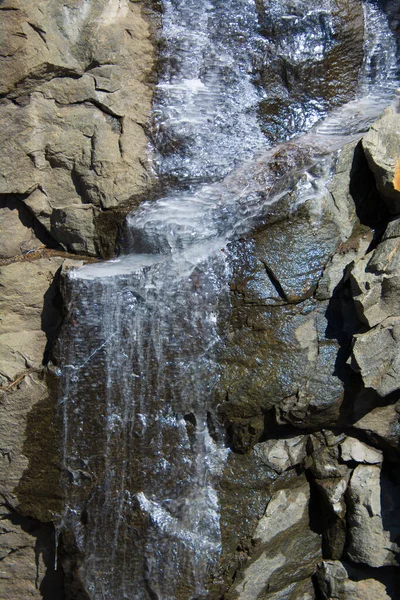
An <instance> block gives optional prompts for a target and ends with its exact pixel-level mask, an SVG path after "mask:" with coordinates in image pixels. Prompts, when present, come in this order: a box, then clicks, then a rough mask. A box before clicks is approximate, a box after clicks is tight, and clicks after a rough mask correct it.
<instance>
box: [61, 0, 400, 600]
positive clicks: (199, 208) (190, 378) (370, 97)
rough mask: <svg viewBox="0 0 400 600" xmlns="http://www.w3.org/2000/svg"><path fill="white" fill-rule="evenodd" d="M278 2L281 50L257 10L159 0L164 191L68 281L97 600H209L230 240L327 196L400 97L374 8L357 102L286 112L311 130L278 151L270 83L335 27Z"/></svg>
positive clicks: (71, 445)
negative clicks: (277, 62)
mask: <svg viewBox="0 0 400 600" xmlns="http://www.w3.org/2000/svg"><path fill="white" fill-rule="evenodd" d="M266 4H267V3H266ZM287 4H288V3H287ZM355 4H357V3H355ZM282 6H284V7H285V6H286V5H285V3H284V4H283V5H282V3H280V4H278V3H275V2H272V3H271V6H270V7H268V10H270V11H271V14H273V11H275V12H276V14H277V15H278V16H279V18H280V19H281V22H284V23H286V25H285V26H287V27H288V31H289V32H290V35H286V34H285V40H284V42H283V41H281V42H279V40H278V41H277V39H276V37H275V38H273V37H268V36H266V34H265V32H264V33H263V31H262V27H261V24H262V20H263V18H264V17H265V14H264V13H263V11H264V12H266V11H267V9H266V8H265V7H264V5H263V3H262V2H255V1H254V0H229V2H227V1H226V0H225V1H222V0H164V1H163V11H164V12H163V19H162V22H163V30H162V33H161V36H162V73H161V75H160V81H159V84H158V86H157V89H156V94H155V101H154V109H153V120H154V128H153V143H154V146H153V156H154V166H155V167H154V168H155V170H156V172H157V176H158V177H159V178H160V179H162V180H164V181H165V182H166V184H165V185H167V186H169V187H170V189H171V192H170V193H168V194H167V195H166V196H165V197H163V198H161V199H159V200H157V201H155V202H151V203H150V202H149V203H144V204H142V205H141V206H140V207H139V209H138V210H137V211H135V212H134V213H132V214H131V215H129V217H128V222H127V224H128V229H129V232H130V235H129V243H128V246H127V248H126V249H125V255H124V256H122V257H120V258H118V259H115V260H113V261H109V262H107V263H103V264H96V265H87V266H85V267H83V268H81V269H78V270H73V271H72V272H70V274H69V276H68V278H67V280H66V282H65V298H66V302H67V308H68V318H67V320H66V324H65V326H64V333H63V335H62V338H61V342H60V347H61V352H60V354H61V356H62V358H63V364H61V365H60V381H61V388H62V397H61V398H60V410H61V412H62V416H63V426H64V431H63V435H64V438H63V444H62V448H63V467H64V471H65V474H66V479H65V498H66V507H65V513H64V516H63V523H62V528H63V529H64V531H66V532H69V534H70V535H72V537H73V538H74V540H75V543H76V547H77V550H78V552H79V553H81V556H82V561H81V563H82V564H81V567H80V577H81V579H82V581H83V584H84V586H85V588H86V589H87V591H88V593H89V595H90V598H93V599H96V600H97V599H107V600H123V599H126V600H128V599H129V600H133V599H135V600H136V599H137V600H145V599H146V600H147V599H150V600H154V599H156V598H158V599H159V600H174V599H176V598H182V599H187V600H188V599H195V598H197V599H200V598H207V597H208V595H207V584H208V581H209V578H210V577H212V574H213V573H214V572H215V571H216V569H217V565H218V559H219V555H220V553H221V536H220V527H219V518H220V514H219V511H220V509H219V499H218V479H219V477H220V475H221V472H222V469H223V467H224V464H225V461H226V457H227V454H228V452H229V450H228V449H227V448H226V447H225V440H224V435H223V431H222V430H220V428H219V426H218V419H217V417H216V410H217V407H216V406H215V401H214V400H213V393H212V392H213V388H214V386H215V385H216V383H217V381H218V376H219V370H218V353H219V350H220V344H221V337H220V328H221V323H223V322H224V318H226V315H227V314H228V312H229V294H228V289H229V276H230V270H229V260H228V259H227V255H228V251H227V244H228V242H229V241H230V240H233V239H236V238H237V237H239V236H241V235H245V234H246V232H248V231H250V230H251V228H252V227H253V226H254V225H255V224H257V223H259V222H262V220H263V218H264V216H263V215H264V214H265V208H266V205H267V204H268V203H271V202H277V201H279V198H280V197H281V196H282V195H283V194H285V193H286V192H287V191H288V190H292V197H293V202H294V204H295V203H299V202H302V201H304V200H305V199H307V198H308V197H310V195H313V196H315V195H318V194H320V193H323V191H324V189H325V187H324V186H325V184H326V183H327V181H328V180H329V177H330V175H331V162H332V161H331V154H330V153H331V152H333V151H334V150H335V149H337V148H340V146H341V145H342V144H343V143H344V142H345V141H347V140H349V139H351V136H356V137H357V136H359V132H360V131H363V130H364V129H365V128H366V127H367V126H368V124H369V123H371V122H372V121H373V120H374V118H376V116H377V115H378V114H379V112H380V111H381V110H382V108H383V106H385V105H386V104H387V103H388V102H389V101H390V97H391V95H392V93H393V90H394V87H395V85H396V76H397V61H396V45H395V42H394V40H393V37H392V34H391V32H390V30H389V28H388V25H387V22H386V18H385V15H384V14H383V13H382V12H381V10H380V9H379V6H378V5H377V4H376V3H373V2H367V3H366V4H365V5H364V9H363V10H364V15H365V41H364V61H363V63H362V64H360V72H359V75H358V76H357V81H358V84H357V94H356V96H355V97H353V98H349V99H348V100H350V101H349V102H348V103H347V104H346V105H345V106H342V107H336V108H335V109H334V110H332V111H331V112H330V114H329V115H328V116H326V111H327V108H329V107H328V105H327V104H326V103H325V104H324V103H323V102H316V101H314V100H313V98H311V97H310V98H308V99H307V101H304V102H303V106H301V105H300V104H299V103H298V102H293V105H292V107H291V108H290V110H291V111H292V114H291V115H289V120H290V122H291V123H292V124H293V127H292V131H291V132H289V131H286V133H285V135H284V136H283V138H288V137H292V136H293V135H294V134H295V133H297V134H299V133H302V134H303V135H302V136H298V137H297V138H296V140H295V141H292V142H291V143H287V142H286V141H285V140H284V139H281V140H279V139H278V140H276V141H277V143H278V142H280V145H278V146H271V144H269V145H268V142H267V138H266V136H265V127H266V124H265V123H266V122H267V125H268V119H267V117H266V116H265V115H264V116H262V115H261V113H260V105H261V104H262V102H263V101H265V99H266V98H267V97H268V93H267V91H266V88H265V86H263V85H262V84H261V83H260V77H259V73H260V72H261V71H262V69H263V66H265V63H266V61H267V60H268V57H269V56H270V55H271V53H272V52H275V54H276V53H277V52H278V51H279V52H281V54H282V56H284V57H285V60H289V59H290V60H291V61H292V63H293V64H294V63H296V61H297V62H299V61H304V60H311V58H313V59H316V58H318V57H319V56H321V57H322V58H323V57H324V56H325V54H326V53H328V52H329V51H330V50H331V49H332V48H333V47H334V46H335V44H336V41H335V39H336V36H335V28H336V27H338V22H337V17H335V14H336V13H335V10H336V9H335V6H336V4H334V3H333V2H331V0H323V1H319V2H316V1H314V0H313V1H312V2H307V3H304V2H302V0H296V2H294V3H290V7H289V4H288V7H289V8H290V10H289V8H288V7H286V11H287V12H285V10H284V9H283V8H282ZM336 12H337V11H336ZM263 15H264V16H263ZM276 18H277V17H276ZM335 19H336V20H335ZM288 24H289V25H290V26H289V25H288ZM278 46H279V49H278ZM288 105H289V107H290V102H289V104H288ZM331 108H332V107H331ZM322 117H325V118H323V119H322V120H321V118H322ZM263 119H264V121H263ZM266 119H267V121H266ZM288 122H289V121H288ZM314 123H315V124H316V125H314V127H311V126H312V125H313V124H314ZM306 130H307V131H308V133H307V132H306ZM278 151H279V153H280V155H284V156H285V159H284V165H283V168H282V169H280V171H281V172H280V177H278V178H277V176H276V168H274V165H275V167H276V155H277V152H278ZM301 174H303V177H301V178H300V175H301Z"/></svg>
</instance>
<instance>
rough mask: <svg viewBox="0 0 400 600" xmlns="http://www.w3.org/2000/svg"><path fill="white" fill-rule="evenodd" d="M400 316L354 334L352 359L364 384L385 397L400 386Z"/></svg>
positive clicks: (352, 365)
mask: <svg viewBox="0 0 400 600" xmlns="http://www.w3.org/2000/svg"><path fill="white" fill-rule="evenodd" d="M399 344H400V317H393V318H389V319H386V320H385V321H383V322H382V323H380V324H379V325H377V326H376V327H375V328H374V329H371V330H370V331H367V332H366V333H362V334H357V335H355V336H354V343H353V350H352V355H351V358H350V359H349V362H350V365H351V367H352V369H353V370H354V371H356V372H358V373H360V375H361V377H362V380H363V382H364V385H365V386H366V387H370V388H373V389H374V390H376V391H377V392H378V394H379V395H380V396H386V395H387V394H390V393H391V392H394V391H395V390H397V389H399V387H400V377H399V374H400V346H399Z"/></svg>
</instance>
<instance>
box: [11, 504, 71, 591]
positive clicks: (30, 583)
mask: <svg viewBox="0 0 400 600" xmlns="http://www.w3.org/2000/svg"><path fill="white" fill-rule="evenodd" d="M52 533H53V532H52V531H51V528H50V527H49V526H47V527H46V526H42V527H41V524H39V523H37V522H34V521H33V520H30V519H23V518H22V517H20V516H19V515H17V514H15V513H12V512H11V511H9V510H8V509H7V508H6V507H5V506H0V594H1V598H2V600H16V599H19V598H21V599H24V600H27V599H28V598H29V599H32V600H35V599H37V600H40V599H41V598H43V593H42V590H43V587H42V586H43V585H46V583H45V584H44V583H43V580H44V578H45V577H46V576H47V577H49V575H50V580H51V579H53V581H54V580H56V579H57V576H56V577H54V575H53V574H52V573H51V571H52V565H49V562H50V561H51V562H52V563H53V564H54V539H53V534H52ZM46 563H47V564H46ZM48 566H49V567H50V569H49V570H47V567H48ZM52 583H53V582H51V583H50V585H49V586H48V590H49V591H50V590H51V591H53V593H54V595H53V597H54V598H57V597H60V596H59V594H60V592H61V586H60V585H58V586H57V585H54V583H55V581H54V583H53V586H54V587H53V586H52ZM59 583H61V581H60V582H59Z"/></svg>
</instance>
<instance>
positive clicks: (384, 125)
mask: <svg viewBox="0 0 400 600" xmlns="http://www.w3.org/2000/svg"><path fill="white" fill-rule="evenodd" d="M399 131H400V114H398V113H397V112H396V111H395V110H394V108H392V107H390V108H388V109H387V110H386V111H385V113H384V115H383V116H382V117H381V119H379V120H378V121H377V122H376V123H374V125H372V127H371V128H370V130H369V131H368V133H366V135H365V136H364V137H363V142H362V143H363V147H364V151H365V155H366V157H367V160H368V164H369V166H370V168H371V170H372V172H373V173H374V176H375V181H376V185H377V188H378V190H379V191H380V193H381V194H382V196H383V198H384V201H385V203H386V204H387V206H388V208H389V210H390V212H391V213H392V214H397V213H398V212H400V161H399Z"/></svg>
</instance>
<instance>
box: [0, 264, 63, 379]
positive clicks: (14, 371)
mask: <svg viewBox="0 0 400 600" xmlns="http://www.w3.org/2000/svg"><path fill="white" fill-rule="evenodd" d="M62 262H63V259H62V258H60V257H52V258H41V259H39V260H37V261H32V262H29V261H24V262H15V263H11V264H8V265H5V266H3V267H0V290H1V300H0V312H1V315H2V317H1V322H0V342H1V351H0V377H1V378H2V384H3V385H7V381H8V382H12V381H14V380H15V379H16V378H17V377H18V376H19V375H20V374H22V373H24V372H25V370H26V369H36V370H38V369H40V368H41V366H42V363H43V355H44V351H45V347H46V343H47V340H48V339H50V338H51V336H52V335H54V333H55V331H56V329H57V327H58V325H59V321H60V315H59V311H58V310H57V307H56V306H55V305H54V302H55V300H56V294H57V288H56V285H55V284H53V285H52V283H53V280H54V276H55V274H56V272H57V271H58V269H59V268H60V266H61V264H62Z"/></svg>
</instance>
